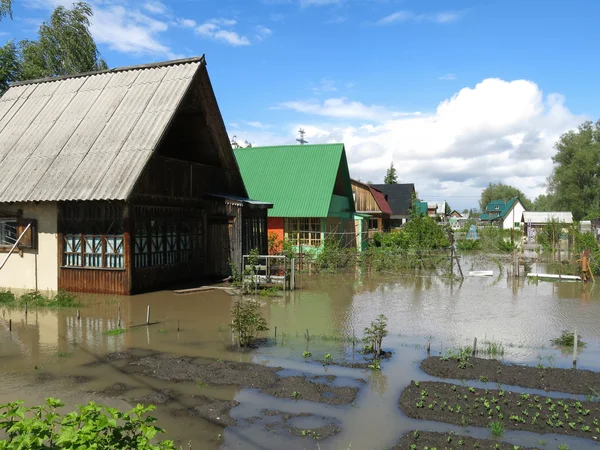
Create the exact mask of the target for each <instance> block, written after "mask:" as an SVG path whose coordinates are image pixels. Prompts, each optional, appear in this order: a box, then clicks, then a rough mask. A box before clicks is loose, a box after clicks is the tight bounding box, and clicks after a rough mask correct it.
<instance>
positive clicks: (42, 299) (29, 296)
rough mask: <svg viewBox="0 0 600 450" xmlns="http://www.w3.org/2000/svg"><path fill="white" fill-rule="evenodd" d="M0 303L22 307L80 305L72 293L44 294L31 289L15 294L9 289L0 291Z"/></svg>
mask: <svg viewBox="0 0 600 450" xmlns="http://www.w3.org/2000/svg"><path fill="white" fill-rule="evenodd" d="M0 305H5V306H14V307H18V308H24V307H25V305H27V307H28V308H77V307H79V306H82V303H80V302H78V301H77V299H76V298H75V296H74V295H73V294H70V293H68V292H66V291H62V290H61V291H58V293H57V294H56V295H54V296H50V295H44V294H42V293H41V292H39V291H31V292H27V293H26V294H23V295H20V296H17V295H15V294H14V293H13V292H11V291H2V292H0Z"/></svg>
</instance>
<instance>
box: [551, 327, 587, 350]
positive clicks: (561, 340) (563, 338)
mask: <svg viewBox="0 0 600 450" xmlns="http://www.w3.org/2000/svg"><path fill="white" fill-rule="evenodd" d="M551 342H552V344H553V345H556V346H558V347H573V346H574V345H575V333H570V332H568V331H563V332H562V334H561V335H560V336H559V337H557V338H555V339H552V341H551ZM586 345H587V344H586V343H585V342H583V341H582V340H581V336H580V335H577V346H578V347H585V346H586Z"/></svg>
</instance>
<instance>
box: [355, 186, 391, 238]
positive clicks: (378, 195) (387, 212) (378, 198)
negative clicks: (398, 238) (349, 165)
mask: <svg viewBox="0 0 600 450" xmlns="http://www.w3.org/2000/svg"><path fill="white" fill-rule="evenodd" d="M350 182H351V184H352V195H353V196H354V207H355V209H356V212H357V213H359V214H364V215H367V216H368V232H369V237H372V234H374V233H375V232H381V231H389V229H390V216H391V215H392V209H391V208H390V205H389V204H388V202H387V200H386V196H385V194H384V193H383V192H381V191H380V190H379V189H375V188H374V187H373V186H371V185H369V184H366V183H362V182H360V181H358V180H350Z"/></svg>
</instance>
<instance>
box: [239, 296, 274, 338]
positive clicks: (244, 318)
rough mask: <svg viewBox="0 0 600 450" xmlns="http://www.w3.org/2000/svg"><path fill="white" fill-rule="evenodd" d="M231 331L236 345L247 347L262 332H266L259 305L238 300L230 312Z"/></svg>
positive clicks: (265, 324) (249, 301)
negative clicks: (231, 318)
mask: <svg viewBox="0 0 600 450" xmlns="http://www.w3.org/2000/svg"><path fill="white" fill-rule="evenodd" d="M231 313H232V314H233V323H232V324H231V329H232V330H233V331H234V332H235V333H237V336H238V345H239V346H240V347H248V346H249V345H250V344H252V342H253V341H254V340H255V339H256V338H257V337H258V335H259V333H260V332H262V331H267V330H268V329H269V328H268V327H267V321H266V320H265V318H264V317H263V315H262V312H261V310H260V304H259V303H258V302H257V301H255V300H244V299H241V300H238V301H236V302H235V304H234V305H233V309H232V310H231Z"/></svg>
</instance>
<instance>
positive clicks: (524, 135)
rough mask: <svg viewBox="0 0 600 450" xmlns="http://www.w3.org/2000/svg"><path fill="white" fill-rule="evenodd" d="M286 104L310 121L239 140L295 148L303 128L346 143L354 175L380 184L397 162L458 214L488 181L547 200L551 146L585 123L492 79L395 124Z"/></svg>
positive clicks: (339, 104) (343, 108)
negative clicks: (545, 189)
mask: <svg viewBox="0 0 600 450" xmlns="http://www.w3.org/2000/svg"><path fill="white" fill-rule="evenodd" d="M284 105H285V104H284ZM287 105H288V107H293V108H292V109H294V110H296V111H299V112H304V113H306V114H308V115H311V116H312V117H311V116H307V118H306V120H303V121H298V122H296V123H292V124H289V125H288V126H286V127H285V129H284V131H283V133H281V132H280V133H274V132H272V131H271V130H267V131H265V130H261V129H252V128H246V129H240V130H238V131H237V135H238V136H243V137H244V139H247V140H249V141H250V142H252V143H253V144H254V145H267V144H269V145H271V144H286V143H289V144H293V143H294V139H295V137H296V134H297V130H298V127H299V126H302V127H303V128H304V129H305V131H306V139H307V140H308V141H309V142H310V143H328V142H344V143H345V144H346V150H347V153H348V160H349V164H350V173H351V176H353V177H356V178H360V179H363V180H372V181H374V182H377V181H381V180H383V176H384V174H385V171H386V169H387V168H388V167H389V164H390V161H392V160H393V161H394V162H395V166H396V167H397V168H398V176H399V179H400V181H401V182H414V183H415V186H416V188H417V190H418V192H419V194H420V195H421V196H422V197H424V198H430V199H446V200H448V201H449V203H450V205H451V206H452V207H453V208H457V209H458V208H460V209H462V208H465V207H475V206H477V201H478V198H479V195H480V193H481V190H482V188H484V187H485V186H487V184H488V183H489V182H504V183H509V184H512V185H515V186H517V187H519V188H520V189H521V190H523V191H524V192H525V193H526V194H527V195H529V196H530V197H535V196H537V195H539V194H540V193H542V192H543V187H542V186H543V184H544V183H545V181H546V177H547V176H548V175H549V174H550V172H551V170H552V159H551V158H552V156H553V155H554V149H553V145H554V143H555V142H556V140H557V139H558V138H559V137H560V135H561V134H562V133H563V132H565V131H567V130H569V129H573V128H575V127H576V126H577V125H578V124H580V123H581V122H582V121H583V120H585V117H581V116H576V115H574V114H573V113H572V112H571V111H569V109H568V108H567V106H566V105H565V99H564V97H562V96H561V95H559V94H549V95H546V96H544V94H543V93H542V91H541V90H540V89H539V87H538V86H537V85H536V84H535V83H534V82H532V81H527V80H515V81H504V80H500V79H495V78H490V79H486V80H483V81H482V82H481V83H479V84H477V85H476V86H474V87H467V88H464V89H461V90H460V91H458V92H457V93H456V94H455V95H453V96H452V97H451V98H448V99H446V100H444V101H442V102H440V103H439V105H438V106H437V108H436V109H435V111H434V112H432V113H429V114H421V115H412V116H405V117H398V116H394V113H393V112H392V113H391V115H390V114H386V113H389V112H390V111H392V110H391V109H389V108H385V107H382V106H376V105H373V106H366V105H364V104H362V103H360V102H354V101H350V100H347V99H329V100H327V101H325V102H323V103H309V104H303V103H300V102H287ZM327 118H331V123H328V119H327ZM357 119H362V120H359V121H358V123H357Z"/></svg>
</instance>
